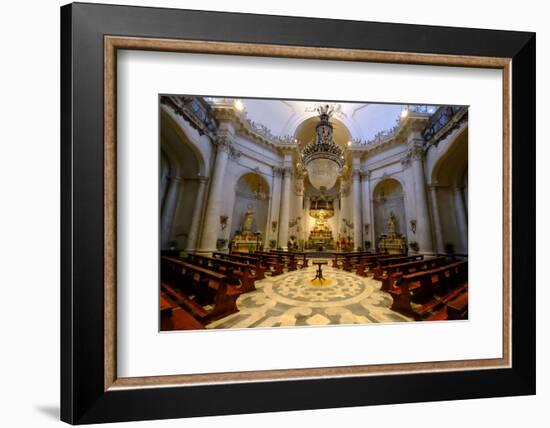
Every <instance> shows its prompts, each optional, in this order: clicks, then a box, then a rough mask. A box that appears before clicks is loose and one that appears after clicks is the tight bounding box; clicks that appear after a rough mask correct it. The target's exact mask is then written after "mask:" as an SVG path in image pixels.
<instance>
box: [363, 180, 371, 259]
mask: <svg viewBox="0 0 550 428" xmlns="http://www.w3.org/2000/svg"><path fill="white" fill-rule="evenodd" d="M370 175H371V172H370V171H365V172H363V174H362V177H363V180H362V189H363V196H362V200H363V205H362V207H363V213H362V214H363V225H362V227H363V231H364V237H363V238H364V239H363V240H364V241H370V242H371V249H372V248H373V245H374V242H373V241H372V238H371V234H372V216H371V202H370ZM366 225H368V232H367V229H366V227H365V226H366Z"/></svg>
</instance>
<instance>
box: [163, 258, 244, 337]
mask: <svg viewBox="0 0 550 428" xmlns="http://www.w3.org/2000/svg"><path fill="white" fill-rule="evenodd" d="M230 282H231V279H229V278H228V276H227V275H225V274H224V273H220V272H216V271H214V270H212V269H209V268H208V267H206V266H205V265H203V266H200V265H197V264H194V263H190V262H189V261H187V260H186V259H182V258H179V257H167V256H163V257H162V258H161V302H160V304H161V327H162V325H163V318H164V325H165V326H169V325H170V323H172V325H174V324H175V323H176V321H177V320H175V319H174V314H176V317H178V316H179V321H181V322H180V324H181V325H179V327H180V328H179V329H183V330H187V329H195V328H197V325H196V323H194V322H192V320H191V318H189V317H187V318H188V320H187V322H185V319H184V316H181V315H180V314H178V312H179V311H180V309H181V310H183V311H185V312H187V314H188V315H190V316H191V317H192V318H193V319H194V320H196V321H198V323H199V324H201V325H202V326H204V325H206V324H208V323H209V322H212V321H215V320H217V319H220V318H223V317H226V316H227V315H230V314H232V313H235V312H237V311H238V309H237V304H236V301H237V298H238V297H239V295H241V294H242V293H243V292H244V290H241V289H240V288H241V287H237V286H234V285H231V284H230ZM162 296H164V297H165V299H164V300H163V299H162ZM170 304H172V309H171V317H170V318H171V320H168V319H167V318H169V317H168V316H166V315H165V316H164V317H163V315H162V311H163V306H164V308H165V310H167V309H166V307H167V306H170ZM174 304H175V305H174ZM177 307H179V308H180V309H177Z"/></svg>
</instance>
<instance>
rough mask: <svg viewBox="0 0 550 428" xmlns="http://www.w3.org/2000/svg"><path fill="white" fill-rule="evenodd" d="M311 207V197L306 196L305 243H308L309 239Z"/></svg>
mask: <svg viewBox="0 0 550 428" xmlns="http://www.w3.org/2000/svg"><path fill="white" fill-rule="evenodd" d="M310 206H311V201H310V199H309V197H307V196H306V200H305V203H304V217H303V219H302V220H303V224H304V241H307V240H308V238H309V208H310Z"/></svg>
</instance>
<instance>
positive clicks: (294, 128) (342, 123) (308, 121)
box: [285, 112, 361, 144]
mask: <svg viewBox="0 0 550 428" xmlns="http://www.w3.org/2000/svg"><path fill="white" fill-rule="evenodd" d="M318 122H319V115H318V114H317V113H316V112H306V113H304V114H302V115H301V116H299V117H297V118H295V119H294V120H293V121H292V122H291V123H290V124H289V126H288V128H287V131H286V132H285V134H287V135H293V136H294V137H295V138H298V139H299V138H300V134H301V130H302V129H303V128H304V126H311V125H313V127H314V126H315V125H316V124H317V123H318ZM330 122H331V123H332V124H333V125H334V127H335V134H336V133H337V132H338V129H342V130H345V134H346V137H345V141H342V142H340V141H337V143H339V144H340V143H342V144H346V143H347V141H350V140H355V139H361V132H360V131H359V130H358V129H357V127H356V126H355V124H353V123H352V122H351V121H349V120H348V119H347V118H342V119H340V118H337V117H332V118H331V119H330ZM308 142H309V141H302V143H304V144H307V143H308Z"/></svg>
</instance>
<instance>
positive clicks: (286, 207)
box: [279, 167, 292, 250]
mask: <svg viewBox="0 0 550 428" xmlns="http://www.w3.org/2000/svg"><path fill="white" fill-rule="evenodd" d="M291 181H292V170H291V168H290V167H286V168H285V169H284V172H283V194H282V196H281V213H280V217H279V246H281V247H282V248H283V249H284V250H286V249H287V248H288V246H287V243H288V222H289V221H290V192H291V188H290V185H291Z"/></svg>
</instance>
